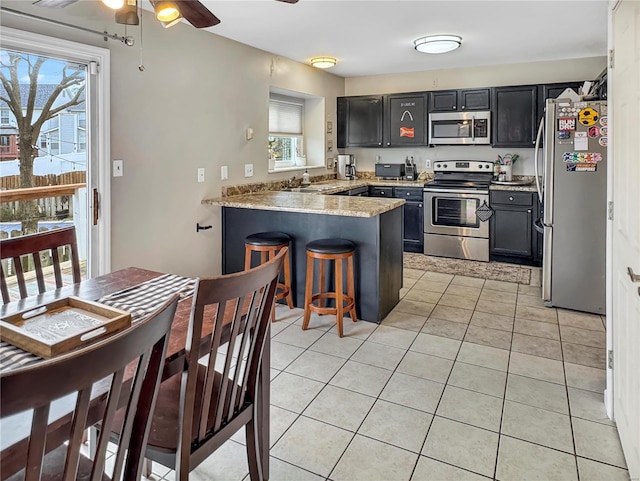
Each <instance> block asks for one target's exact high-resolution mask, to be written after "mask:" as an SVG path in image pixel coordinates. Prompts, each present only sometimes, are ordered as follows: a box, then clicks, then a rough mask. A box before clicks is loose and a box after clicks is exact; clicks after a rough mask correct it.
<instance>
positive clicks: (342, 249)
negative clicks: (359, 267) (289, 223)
mask: <svg viewBox="0 0 640 481" xmlns="http://www.w3.org/2000/svg"><path fill="white" fill-rule="evenodd" d="M355 251H356V245H355V244H354V243H353V242H351V241H350V240H347V239H317V240H314V241H311V242H309V243H308V244H307V277H306V284H305V296H304V319H303V321H302V329H303V330H306V329H307V328H308V327H309V321H310V319H311V312H312V311H313V312H317V313H318V314H320V315H322V314H335V316H336V326H337V328H338V336H340V337H342V334H343V329H342V318H343V315H344V313H345V312H348V313H349V316H350V317H351V320H352V321H353V322H356V321H357V320H358V318H357V316H356V295H355V282H354V277H353V270H354V269H353V258H354V255H355ZM316 259H318V261H319V263H320V270H319V275H318V292H316V293H314V292H313V280H314V279H313V277H314V275H313V269H314V264H315V260H316ZM326 261H334V262H335V273H334V284H335V291H325V287H326V286H325V281H326V279H325V262H326ZM343 261H346V263H347V279H346V288H347V292H346V294H345V293H344V292H343V285H344V279H343V275H342V264H343ZM328 300H333V301H335V307H325V305H326V302H327V301H328ZM314 302H317V304H318V305H315V304H314Z"/></svg>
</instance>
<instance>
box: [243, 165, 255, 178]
mask: <svg viewBox="0 0 640 481" xmlns="http://www.w3.org/2000/svg"><path fill="white" fill-rule="evenodd" d="M244 176H245V177H253V164H244Z"/></svg>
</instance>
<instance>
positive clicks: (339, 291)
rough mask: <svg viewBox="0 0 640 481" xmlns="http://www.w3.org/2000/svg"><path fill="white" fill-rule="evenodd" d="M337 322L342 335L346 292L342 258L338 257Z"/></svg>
mask: <svg viewBox="0 0 640 481" xmlns="http://www.w3.org/2000/svg"><path fill="white" fill-rule="evenodd" d="M335 264H336V273H335V282H336V324H337V326H338V336H339V337H342V317H343V316H344V311H343V309H344V292H343V290H342V289H343V286H342V259H336V260H335Z"/></svg>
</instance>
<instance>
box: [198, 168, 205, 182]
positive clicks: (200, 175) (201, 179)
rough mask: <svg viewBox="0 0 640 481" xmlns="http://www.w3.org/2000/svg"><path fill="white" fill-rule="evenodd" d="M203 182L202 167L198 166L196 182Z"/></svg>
mask: <svg viewBox="0 0 640 481" xmlns="http://www.w3.org/2000/svg"><path fill="white" fill-rule="evenodd" d="M201 182H204V167H198V183H201Z"/></svg>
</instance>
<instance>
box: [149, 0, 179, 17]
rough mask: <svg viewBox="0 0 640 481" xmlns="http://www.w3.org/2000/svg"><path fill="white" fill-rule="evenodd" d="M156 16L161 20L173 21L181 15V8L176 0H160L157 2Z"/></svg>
mask: <svg viewBox="0 0 640 481" xmlns="http://www.w3.org/2000/svg"><path fill="white" fill-rule="evenodd" d="M154 7H155V11H156V18H157V19H158V20H160V21H161V22H167V23H169V22H173V21H174V20H175V19H176V18H179V17H180V10H178V6H177V5H176V4H175V2H169V1H164V0H163V1H160V2H155V5H154Z"/></svg>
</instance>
